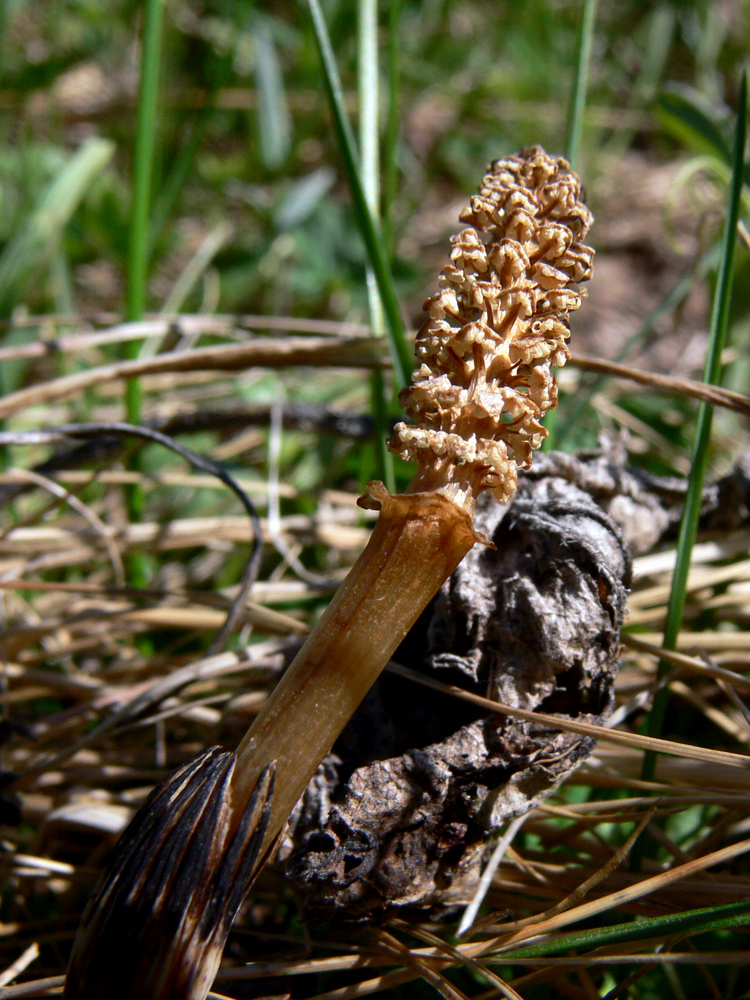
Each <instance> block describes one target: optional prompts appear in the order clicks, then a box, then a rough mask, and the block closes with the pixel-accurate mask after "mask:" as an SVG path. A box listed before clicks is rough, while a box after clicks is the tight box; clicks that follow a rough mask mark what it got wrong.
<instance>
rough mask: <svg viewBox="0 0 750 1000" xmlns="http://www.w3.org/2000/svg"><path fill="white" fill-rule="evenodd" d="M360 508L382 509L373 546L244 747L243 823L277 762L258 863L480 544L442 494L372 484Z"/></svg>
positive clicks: (239, 796) (237, 805)
mask: <svg viewBox="0 0 750 1000" xmlns="http://www.w3.org/2000/svg"><path fill="white" fill-rule="evenodd" d="M362 505H363V506H368V507H374V508H375V509H377V508H378V507H380V517H379V519H378V521H377V523H376V525H375V529H374V530H373V533H372V535H371V537H370V540H369V542H368V544H367V547H366V548H365V550H364V551H363V552H362V554H361V555H360V557H359V559H358V560H357V562H356V563H355V565H354V567H353V568H352V570H351V572H350V573H349V576H348V577H347V578H346V580H345V581H344V583H343V584H342V586H341V587H340V588H339V590H338V592H337V594H336V595H335V597H334V599H333V601H332V602H331V604H330V605H329V607H328V608H327V610H326V612H325V613H324V615H323V617H322V618H321V620H320V622H319V623H318V625H317V627H316V628H315V630H314V631H313V633H312V634H311V635H310V636H309V637H308V639H307V641H306V642H305V644H304V646H303V647H302V649H301V650H300V652H299V653H298V654H297V656H296V658H295V659H294V661H293V663H292V664H291V666H290V667H289V669H288V670H287V672H286V673H285V675H284V677H283V678H282V679H281V681H280V682H279V684H278V685H277V686H276V688H275V689H274V691H273V693H272V694H271V696H270V698H269V700H268V701H267V702H266V704H265V706H264V707H263V710H262V711H261V713H260V715H259V716H258V718H257V719H256V720H255V722H254V724H253V725H252V727H251V728H250V730H249V732H248V733H247V735H246V736H245V738H244V740H243V741H242V743H241V744H240V746H239V747H238V749H237V767H236V769H235V777H234V781H233V785H232V793H233V808H234V811H235V816H236V817H237V818H239V816H241V814H242V809H243V808H244V806H245V803H246V802H247V800H248V798H249V796H250V794H251V792H252V790H253V788H254V786H255V783H256V781H257V780H258V777H259V776H260V774H261V773H262V771H263V769H264V768H265V767H266V765H268V764H270V763H272V762H275V766H276V791H275V793H274V797H273V804H272V810H271V819H270V822H269V825H268V830H267V832H266V840H265V842H264V846H263V848H261V850H260V853H259V857H263V855H264V854H265V852H266V850H267V848H268V847H269V846H270V845H271V843H272V842H273V840H274V839H275V838H276V836H277V835H278V833H279V832H280V830H281V829H282V827H283V826H284V823H285V822H286V820H287V818H288V816H289V814H290V813H291V811H292V808H293V807H294V805H295V803H296V802H297V800H298V799H299V797H300V796H301V795H302V793H303V792H304V790H305V788H306V787H307V783H308V781H309V780H310V777H311V776H312V774H313V773H314V772H315V769H316V768H317V766H318V764H319V763H320V762H321V760H322V759H323V757H324V756H325V755H326V753H327V752H328V751H329V750H330V748H331V746H332V745H333V743H334V741H335V740H336V737H337V736H338V735H339V733H340V732H341V731H342V729H343V728H344V726H345V725H346V723H347V722H348V721H349V719H350V718H351V716H352V714H353V713H354V711H355V709H356V708H357V707H358V705H359V704H360V703H361V701H362V699H363V698H364V697H365V695H366V694H367V692H368V691H369V689H370V688H371V687H372V684H373V682H374V681H375V679H376V678H377V676H378V674H380V672H381V670H382V669H383V668H384V667H385V665H386V664H387V663H388V661H389V659H390V658H391V656H392V655H393V653H394V652H395V650H396V648H397V647H398V645H399V643H400V642H401V641H402V639H403V638H404V636H405V635H406V633H407V632H408V631H409V629H410V628H411V627H412V625H413V624H414V622H415V621H416V620H417V618H418V617H419V615H420V613H421V612H422V611H423V610H424V608H425V607H426V605H427V604H428V602H429V601H430V600H431V599H432V598H433V597H434V595H435V594H436V593H437V591H438V589H439V588H440V586H441V585H442V583H443V582H444V581H445V580H446V579H447V578H448V577H449V576H450V574H451V573H452V572H453V570H454V569H455V568H456V566H457V565H458V564H459V562H460V561H461V560H462V559H463V557H464V556H465V555H466V553H467V552H468V551H469V549H471V548H472V546H473V545H474V542H475V541H476V540H477V536H476V535H475V533H474V531H473V529H472V526H471V519H470V517H469V515H468V514H467V513H466V511H464V510H462V509H461V508H460V507H458V506H457V505H456V504H454V503H453V502H452V501H451V500H448V499H446V498H445V497H444V496H441V495H440V494H438V493H415V494H409V495H398V496H391V495H390V494H389V493H388V492H387V490H386V489H385V487H384V486H383V484H382V483H371V484H370V485H369V486H368V488H367V490H366V492H365V496H364V498H363V501H362Z"/></svg>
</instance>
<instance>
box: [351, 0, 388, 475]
mask: <svg viewBox="0 0 750 1000" xmlns="http://www.w3.org/2000/svg"><path fill="white" fill-rule="evenodd" d="M357 12H358V18H357V28H358V31H357V42H358V59H357V75H358V91H359V148H360V150H361V151H362V187H363V188H364V193H365V198H366V200H367V207H368V208H369V209H370V212H371V213H372V216H373V218H374V219H375V220H376V221H377V220H379V218H380V211H379V199H380V129H379V106H380V87H379V84H380V79H379V72H378V3H377V0H359V3H358V5H357ZM367 301H368V306H369V311H370V327H371V329H372V333H373V336H375V337H382V336H383V334H384V333H385V316H384V312H383V303H382V300H381V298H380V293H379V291H378V286H377V282H376V281H375V274H374V272H373V270H372V267H371V266H369V265H368V267H367ZM370 400H371V410H372V415H373V419H374V421H375V466H376V470H377V471H376V474H377V477H378V479H381V480H382V481H383V482H384V483H385V484H386V486H387V487H388V489H389V490H390V491H391V493H394V492H395V489H396V484H395V478H394V472H393V456H392V455H391V453H390V452H389V451H388V448H387V445H386V435H387V433H388V399H387V395H386V387H385V378H384V376H383V372H381V371H374V372H373V373H372V375H371V376H370ZM363 478H367V479H369V478H370V477H369V475H368V476H366V477H363Z"/></svg>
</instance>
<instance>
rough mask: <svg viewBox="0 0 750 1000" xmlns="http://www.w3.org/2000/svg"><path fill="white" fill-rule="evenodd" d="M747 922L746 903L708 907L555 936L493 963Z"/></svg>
mask: <svg viewBox="0 0 750 1000" xmlns="http://www.w3.org/2000/svg"><path fill="white" fill-rule="evenodd" d="M749 918H750V902H748V901H747V900H744V901H742V902H740V903H727V904H726V905H724V906H708V907H705V908H703V909H699V910H687V911H686V912H684V913H672V914H669V915H668V916H665V917H643V918H641V919H640V920H633V921H629V922H628V923H625V924H619V925H617V926H615V927H597V928H593V929H590V930H585V931H571V932H570V933H568V934H559V935H556V936H555V937H554V938H552V939H551V940H549V941H540V942H539V943H538V944H531V945H528V947H526V948H520V949H519V950H518V951H513V952H507V953H503V954H502V955H498V956H497V957H496V959H495V960H496V961H498V962H500V961H502V960H507V959H510V958H513V959H518V958H522V957H523V958H541V957H544V956H545V955H559V954H561V953H564V952H568V951H572V950H575V949H579V948H599V947H602V946H603V945H606V944H621V943H624V942H626V941H638V940H648V939H649V938H659V939H662V940H663V939H665V938H667V937H671V936H672V935H676V934H679V935H682V934H702V933H705V932H706V931H717V930H727V929H729V928H732V927H747V925H748V919H749Z"/></svg>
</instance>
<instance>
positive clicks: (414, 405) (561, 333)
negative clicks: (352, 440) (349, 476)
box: [389, 146, 593, 506]
mask: <svg viewBox="0 0 750 1000" xmlns="http://www.w3.org/2000/svg"><path fill="white" fill-rule="evenodd" d="M460 218H461V221H462V222H465V223H468V225H469V226H470V227H471V228H467V229H464V230H463V231H462V232H460V233H459V234H458V235H457V236H454V237H453V239H452V243H453V249H452V251H451V261H452V263H451V264H448V265H447V266H446V267H444V268H443V270H442V272H441V274H440V291H439V292H438V293H437V295H434V296H432V297H431V298H429V299H428V300H427V302H426V303H425V308H426V309H427V310H428V312H429V317H428V319H427V320H426V321H425V323H424V325H423V326H422V328H421V329H420V331H419V333H418V334H417V343H416V353H417V359H418V361H419V362H421V364H420V367H419V368H418V369H417V370H416V371H415V372H414V375H413V376H412V383H413V384H412V385H411V386H409V387H408V388H406V389H404V390H402V394H401V397H400V402H401V405H402V406H403V407H404V409H405V410H406V412H407V414H408V415H409V416H410V417H411V419H412V420H413V422H414V423H413V425H409V424H405V423H400V424H398V425H397V427H396V430H395V433H394V435H393V437H392V439H391V441H390V443H389V447H390V448H391V450H392V451H394V452H395V453H396V454H398V455H400V456H401V457H402V458H404V459H407V460H416V461H417V463H418V465H419V471H418V473H417V476H416V478H415V480H414V482H413V484H412V486H411V488H410V491H411V492H416V491H417V490H420V491H422V490H423V491H429V490H435V489H438V491H439V492H442V493H443V494H444V495H446V496H448V497H449V498H450V499H451V500H453V501H454V502H456V503H458V504H459V505H460V506H467V505H468V506H470V505H472V503H473V498H474V497H476V496H477V495H478V494H479V493H480V492H481V491H482V490H484V489H491V490H492V491H493V494H494V495H495V497H496V498H497V499H498V500H500V501H507V500H508V499H509V498H510V497H511V496H512V495H513V493H514V492H515V489H516V483H517V469H518V468H519V467H520V468H522V469H527V468H528V467H529V466H530V464H531V452H532V449H534V448H538V447H540V445H541V443H542V441H543V440H544V438H545V437H546V436H547V431H546V429H545V428H544V427H543V426H542V424H541V423H540V420H541V418H542V417H543V416H544V414H545V413H546V412H547V410H549V409H551V408H552V407H554V406H555V405H556V403H557V385H556V382H555V378H554V376H553V374H552V371H551V368H552V367H553V366H556V367H559V366H561V365H563V364H564V363H565V362H566V361H567V359H568V357H569V354H568V348H567V344H566V341H567V339H568V337H569V334H570V330H569V325H568V316H569V314H570V313H571V312H572V311H573V310H575V309H578V307H579V306H580V304H581V301H582V298H583V297H584V295H585V292H584V291H583V290H582V289H581V288H580V287H579V283H580V282H582V281H585V280H587V279H588V278H589V277H590V276H591V263H592V258H593V250H592V249H591V248H590V247H588V246H586V245H585V244H584V243H582V242H581V241H582V239H583V237H584V236H585V235H586V232H587V231H588V228H589V226H590V225H591V222H592V217H591V213H590V212H589V210H588V209H587V208H586V206H585V205H584V204H583V202H582V201H581V187H580V181H579V180H578V177H577V176H576V175H575V174H574V173H573V172H572V171H571V169H570V166H569V164H568V163H567V161H566V160H564V159H563V158H562V157H550V156H548V155H547V154H546V153H545V152H544V150H543V149H542V148H541V147H540V146H533V147H531V148H529V149H523V150H521V152H520V153H518V154H516V155H515V156H509V157H505V158H504V159H501V160H497V161H496V162H495V163H493V164H492V166H491V167H490V170H489V173H488V174H487V175H486V176H485V178H484V181H483V182H482V186H481V188H480V191H479V194H478V195H475V196H474V197H473V198H472V199H471V205H470V207H469V208H467V209H465V210H464V211H463V212H462V213H461V216H460Z"/></svg>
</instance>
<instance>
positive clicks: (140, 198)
mask: <svg viewBox="0 0 750 1000" xmlns="http://www.w3.org/2000/svg"><path fill="white" fill-rule="evenodd" d="M163 15H164V0H146V3H145V20H144V25H143V40H142V52H141V76H140V82H139V85H138V106H137V109H136V123H135V141H134V146H133V180H132V199H131V206H130V231H129V233H128V266H127V282H126V296H125V314H126V317H127V319H128V320H129V321H131V322H134V321H136V320H139V319H141V317H142V316H143V313H144V311H145V309H146V287H147V283H148V268H149V262H150V258H151V227H150V221H149V219H150V210H151V194H152V188H153V172H154V151H155V146H156V104H157V98H158V91H159V68H160V64H161V41H162V37H161V36H162V21H163ZM139 351H140V343H139V342H138V341H137V340H136V341H133V342H132V343H130V344H128V346H127V348H126V356H127V357H130V358H136V357H138V353H139ZM141 405H142V390H141V383H140V380H139V379H128V382H127V385H126V386H125V413H126V420H127V422H128V423H130V424H140V422H141ZM137 459H138V457H137V456H135V460H134V462H133V463H132V465H133V466H135V467H136V468H137V465H138V460H137ZM126 495H127V504H128V513H129V517H130V519H131V520H132V521H138V520H140V518H141V514H142V512H143V505H144V497H143V492H142V490H141V489H140V488H139V486H137V485H135V486H133V487H131V488H130V489H128V491H127V494H126ZM128 563H129V566H128V569H129V577H130V583H131V584H132V585H133V586H136V587H139V586H145V583H146V580H147V578H148V573H147V570H146V565H145V559H144V558H143V556H141V555H140V554H136V555H135V556H134V557H133V558H131V559H130V560H129V561H128Z"/></svg>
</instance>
